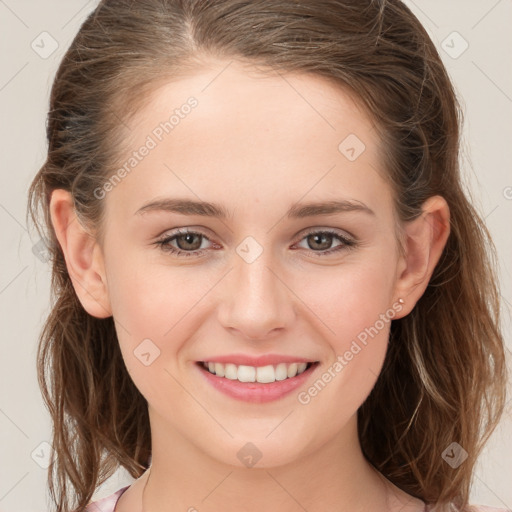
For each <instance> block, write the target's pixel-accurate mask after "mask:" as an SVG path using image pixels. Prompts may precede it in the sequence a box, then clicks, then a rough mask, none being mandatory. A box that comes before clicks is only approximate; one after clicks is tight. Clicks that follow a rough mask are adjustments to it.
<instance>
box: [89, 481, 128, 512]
mask: <svg viewBox="0 0 512 512" xmlns="http://www.w3.org/2000/svg"><path fill="white" fill-rule="evenodd" d="M129 487H130V486H129V485H127V486H125V487H122V488H121V489H119V490H118V491H116V492H115V493H114V494H111V495H110V496H107V497H106V498H102V499H101V500H98V501H93V502H91V503H89V505H87V508H86V509H85V512H114V508H115V506H116V503H117V501H118V500H119V498H120V497H121V494H123V492H125V491H126V490H127V489H128V488H129Z"/></svg>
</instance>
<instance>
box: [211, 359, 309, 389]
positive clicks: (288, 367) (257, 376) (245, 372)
mask: <svg viewBox="0 0 512 512" xmlns="http://www.w3.org/2000/svg"><path fill="white" fill-rule="evenodd" d="M202 364H203V366H204V367H205V368H206V369H207V370H208V371H209V372H210V373H212V374H213V375H217V376H218V377H224V378H226V379H230V380H238V381H239V382H259V383H261V384H268V383H270V382H275V381H276V380H278V381H281V380H285V379H292V378H293V377H296V376H297V375H300V374H301V373H303V372H304V371H306V369H307V368H308V366H311V364H312V363H279V364H277V365H275V366H274V365H271V364H269V365H266V366H246V365H236V364H232V363H227V364H223V363H214V362H203V363H202Z"/></svg>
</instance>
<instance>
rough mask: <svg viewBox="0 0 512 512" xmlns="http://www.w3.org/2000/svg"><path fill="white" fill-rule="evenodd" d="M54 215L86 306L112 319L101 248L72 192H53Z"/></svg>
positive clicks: (78, 291)
mask: <svg viewBox="0 0 512 512" xmlns="http://www.w3.org/2000/svg"><path fill="white" fill-rule="evenodd" d="M50 216H51V220H52V224H53V228H54V230H55V234H56V236H57V240H58V241H59V244H60V246H61V248H62V252H63V253H64V259H65V260H66V267H67V269H68V273H69V276H70V278H71V282H72V283H73V287H74V288H75V292H76V294H77V296H78V298H79V300H80V302H81V304H82V306H83V307H84V308H85V310H86V311H87V312H88V313H89V314H90V315H92V316H94V317H97V318H107V317H109V316H111V315H112V309H111V307H110V300H109V296H108V289H107V281H106V278H105V267H104V259H103V253H102V250H101V247H100V245H99V244H98V243H97V242H96V239H95V238H94V237H93V236H92V235H91V234H89V233H88V232H87V231H86V229H85V228H84V227H83V226H82V224H81V223H80V221H79V219H78V217H77V216H76V213H75V207H74V201H73V198H72V196H71V194H70V193H69V192H68V191H66V190H62V189H57V190H54V191H53V192H52V195H51V199H50Z"/></svg>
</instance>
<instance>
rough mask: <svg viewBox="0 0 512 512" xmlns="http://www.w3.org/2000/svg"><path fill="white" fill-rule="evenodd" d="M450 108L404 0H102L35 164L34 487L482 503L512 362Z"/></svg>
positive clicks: (366, 505) (310, 505)
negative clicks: (45, 304)
mask: <svg viewBox="0 0 512 512" xmlns="http://www.w3.org/2000/svg"><path fill="white" fill-rule="evenodd" d="M460 118H461V112H460V108H459V106H458V103H457V99H456V96H455V94H454V90H453V88H452V84H451V83H450V80H449V78H448V76H447V72H446V70H445V68H444V67H443V64H442V62H441V60H440V58H439V55H438V54H437V52H436V49H435V46H434V45H433V43H432V41H431V40H430V39H429V37H428V35H427V33H426V31H425V30H424V29H423V27H422V26H421V24H420V23H419V21H418V20H417V19H416V18H415V17H414V15H413V14H412V13H411V12H410V10H409V9H408V8H407V7H406V6H405V5H404V4H403V3H402V2H400V1H398V0H391V1H384V0H380V1H377V0H364V1H361V0H357V1H356V0H315V1H314V2H313V1H311V2H297V1H295V0H274V1H270V0H256V1H252V2H246V1H241V0H215V1H205V0H145V1H133V0H130V1H129V0H104V1H103V2H101V3H100V5H99V6H98V7H97V8H96V9H95V11H94V12H93V13H92V14H91V15H90V16H89V18H88V19H87V21H86V22H85V23H84V25H83V26H82V27H81V29H80V31H79V33H78V35H77V36H76V38H75V40H74V41H73V43H72V45H71V48H70V49H69V50H68V52H67V54H66V56H65V57H64V59H63V61H62V64H61V66H60V69H59V71H58V73H57V76H56V79H55V83H54V86H53V89H52V95H51V106H50V112H49V118H48V141H49V149H48V158H47V161H46V162H45V164H44V166H43V167H42V169H41V170H40V172H39V174H38V175H37V176H36V178H35V180H34V182H33V184H32V187H31V190H30V212H31V214H32V217H33V219H34V220H35V221H36V222H37V221H38V219H39V218H40V217H38V214H39V211H41V212H42V217H41V218H42V219H43V220H42V222H41V223H40V227H41V228H42V230H45V231H46V235H47V237H48V239H49V243H50V249H51V253H52V255H53V281H52V284H53V291H54V296H55V302H54V306H53V310H52V313H51V315H50V316H49V318H48V320H47V322H46V324H45V328H44V331H43V333H42V336H41V341H40V352H39V371H40V382H41V387H42V390H43V394H44V397H45V400H46V403H47V405H48V407H49V409H50V412H51V415H52V418H53V421H54V438H53V448H54V450H55V452H56V458H55V460H54V463H53V465H52V466H51V468H50V473H49V485H50V490H51V493H52V496H53V499H54V501H55V503H56V510H57V511H58V512H68V511H70V510H80V511H82V510H84V509H86V510H87V511H91V512H96V511H102V512H111V511H113V510H115V511H116V512H132V511H139V510H141V511H145V512H149V511H151V512H164V511H169V510H173V511H174V510H183V511H187V510H188V511H190V512H191V511H195V510H196V511H200V512H208V511H210V512H213V511H219V510H223V511H225V512H226V511H227V512H229V511H234V510H244V511H247V512H253V511H262V510H264V511H266V512H277V511H279V512H291V511H299V510H301V511H302V510H307V511H308V512H315V511H320V510H322V511H325V510H329V511H333V512H334V511H336V512H337V511H339V512H348V511H350V512H355V511H365V512H377V511H379V512H381V511H384V510H385V511H391V512H398V511H401V512H413V511H414V512H416V511H417V512H419V511H423V510H436V511H445V510H446V511H448V510H460V511H462V510H488V509H485V508H480V507H478V508H477V507H474V508H472V507H471V506H470V505H469V503H468V496H469V490H470V482H471V478H472V475H473V470H474V467H475V462H476V460H477V457H478V455H479V453H480V451H481V448H482V446H483V444H484V443H485V441H486V440H487V438H488V437H489V435H490V434H491V433H492V431H493V429H494V428H495V426H496V425H497V423H498V421H499V419H500V415H501V413H502V411H503V407H504V403H505V380H506V371H505V360H504V347H503V339H502V336H501V333H500V329H499V317H498V313H499V304H498V297H499V295H498V290H497V282H496V276H495V271H494V267H493V266H492V261H493V260H492V242H491V241H490V239H489V236H488V232H487V230H486V228H485V226H484V224H483V222H482V220H481V219H480V218H479V216H478V214H477V213H476V211H475V210H474V209H473V207H472V205H471V203H470V201H469V200H468V197H467V196H466V193H465V191H464V189H463V187H462V185H461V179H460V176H459V167H458V148H459V130H460V126H459V125H460ZM119 466H122V467H124V468H126V469H127V470H128V471H129V472H130V474H131V475H132V476H133V477H134V478H136V480H135V482H134V483H133V484H132V485H130V486H126V487H123V488H122V489H120V490H119V491H118V492H116V493H115V494H114V495H113V496H111V497H109V498H106V499H104V500H101V501H98V502H96V503H91V498H92V496H93V493H94V491H95V489H96V488H97V487H98V485H100V484H101V483H102V482H104V481H105V480H106V479H107V478H108V477H109V476H111V475H112V474H113V472H114V471H115V470H116V468H118V467H119Z"/></svg>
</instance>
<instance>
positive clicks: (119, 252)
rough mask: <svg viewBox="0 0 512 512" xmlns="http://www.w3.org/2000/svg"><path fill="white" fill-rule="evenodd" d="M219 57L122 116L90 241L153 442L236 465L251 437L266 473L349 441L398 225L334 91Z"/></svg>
mask: <svg viewBox="0 0 512 512" xmlns="http://www.w3.org/2000/svg"><path fill="white" fill-rule="evenodd" d="M227 64H228V62H214V63H211V65H210V66H208V67H205V68H204V69H202V70H200V71H198V72H197V74H195V75H193V76H190V77H188V78H181V79H180V80H179V81H176V82H174V83H166V84H164V85H161V86H159V87H158V88H157V89H156V90H155V91H154V94H153V95H152V97H151V99H150V101H149V102H148V103H147V104H146V105H145V106H144V107H143V108H142V109H141V110H140V111H139V112H138V114H137V116H136V117H134V118H132V119H131V120H130V121H129V122H128V123H127V124H128V125H129V131H127V139H126V140H127V147H128V150H126V151H123V153H122V155H121V158H120V165H119V169H121V168H122V167H123V166H124V171H125V172H123V171H118V173H117V176H118V177H119V178H120V179H118V180H116V181H114V180H111V181H110V182H109V183H106V185H105V187H103V188H102V190H101V191H98V195H101V196H103V199H102V200H103V201H104V207H105V210H106V221H105V222H106V223H105V238H104V243H103V247H102V250H103V256H104V264H105V274H106V278H107V283H108V295H109V301H110V306H111V309H112V312H113V317H114V319H115V321H116V328H117V333H118V337H119V343H120V346H121V350H122V353H123V357H124V360H125V363H126V366H127V369H128V371H129V372H130V375H131V377H132V379H133V381H134V383H135V384H136V386H137V387H138V388H139V390H140V391H141V393H142V394H143V395H144V397H145V398H146V399H147V401H148V404H149V411H150V417H151V427H152V434H153V442H157V441H158V440H159V439H163V438H164V437H165V436H169V437H170V438H173V439H181V440H182V441H183V442H184V443H188V444H189V445H190V446H195V447H196V448H197V449H199V450H201V453H204V454H207V455H209V456H211V457H213V458H214V459H216V460H218V461H221V462H225V463H227V464H233V465H237V466H241V465H242V464H244V461H243V456H244V452H243V450H249V451H250V450H254V448H249V447H247V446H246V443H248V442H250V443H252V444H253V445H254V446H255V447H256V448H257V450H258V451H259V452H260V453H261V454H262V458H261V461H260V462H258V464H259V467H262V466H267V467H271V466H273V465H276V464H285V463H289V462H292V461H293V460H295V459H297V458H298V457H301V456H304V455H307V454H310V453H314V451H315V450H317V449H318V448H319V447H320V446H321V445H324V444H325V443H327V442H330V441H332V440H335V439H338V440H340V442H341V440H342V439H348V438H347V436H349V432H350V433H351V434H350V435H353V434H354V428H353V426H354V425H355V415H356V412H357V409H358V408H359V406H360V405H361V404H362V403H363V402H364V400H365V398H366V397H367V396H368V394H369V393H370V391H371V389H372V387H373V386H374V384H375V381H376V379H377V376H378V374H379V372H380V370H381V367H382V363H383V360H384V356H385V353H386V348H387V339H388V334H389V326H390V320H391V319H392V318H393V317H397V316H398V311H399V310H400V305H399V304H398V302H397V299H398V297H397V294H396V289H395V284H396V280H397V275H398V272H397V268H398V262H399V256H398V250H397V241H396V236H395V217H394V209H393V201H392V195H391V190H390V187H389V186H388V184H387V183H386V181H385V180H384V179H383V177H382V176H383V174H384V170H383V166H382V158H381V156H380V155H379V147H378V144H379V140H378V138H377V134H376V133H375V131H374V128H373V125H372V122H371V120H370V119H369V118H368V117H367V115H366V114H365V112H364V111H363V110H362V109H361V108H359V107H358V106H357V105H356V103H354V101H353V100H352V99H351V97H350V96H349V95H348V93H347V92H345V91H343V90H342V89H340V88H337V87H335V86H333V85H331V84H329V83H327V82H325V81H324V80H323V79H321V78H319V77H313V76H305V75H283V76H280V75H277V74H276V75H262V74H258V73H257V72H256V71H255V70H254V69H250V68H248V67H244V66H242V65H241V64H237V63H236V62H232V63H231V64H230V65H229V66H228V67H227V68H226V65H227ZM219 73H220V74H219ZM191 97H193V99H189V98H191ZM187 105H188V106H187ZM171 116H174V117H171ZM166 123H167V124H166ZM144 147H145V148H146V149H143V148H144ZM178 200H180V201H182V203H178ZM185 201H194V202H207V203H214V205H215V206H216V207H217V210H219V212H217V211H214V209H213V208H212V207H211V205H209V206H208V207H207V206H204V205H203V207H202V209H201V208H200V207H198V206H197V205H196V206H195V207H191V206H190V204H189V205H188V206H187V205H186V203H184V202H185ZM318 203H328V204H330V205H331V206H332V205H333V204H337V205H338V206H340V208H338V209H336V208H330V209H329V208H327V207H326V206H325V204H324V206H323V207H321V208H315V207H310V208H305V207H306V205H309V206H311V205H313V204H318ZM178 206H179V207H178ZM220 212H223V213H224V215H220V214H219V213H220ZM208 362H210V363H211V364H210V367H211V369H212V371H217V373H218V374H219V375H214V374H213V373H210V372H209V371H208V370H207V369H206V368H205V365H204V364H203V363H208ZM215 362H216V363H217V364H214V363H215ZM293 363H303V364H302V365H299V366H297V365H295V366H294V364H293ZM304 366H306V370H304ZM241 367H242V368H241ZM269 367H272V368H269ZM294 370H295V371H297V370H298V371H302V370H304V371H302V373H300V374H298V375H296V376H295V377H293V375H294ZM233 372H234V373H233ZM288 372H290V373H288ZM223 373H224V374H225V376H224V377H222V376H221V375H222V374H223ZM226 374H228V375H226ZM288 375H292V377H288ZM285 377H286V378H285ZM254 378H256V379H258V380H262V381H273V382H254V383H251V382H250V381H251V380H252V379H254ZM276 379H277V380H276ZM247 380H248V381H249V382H240V381H247ZM350 441H353V438H351V439H350ZM241 449H242V452H240V450H241ZM240 453H241V454H242V456H241V455H240Z"/></svg>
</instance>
